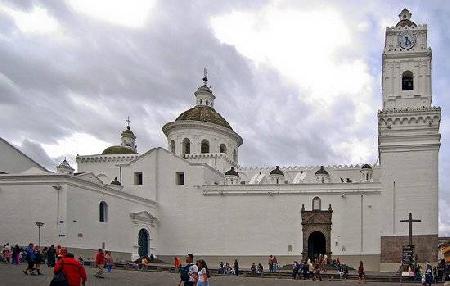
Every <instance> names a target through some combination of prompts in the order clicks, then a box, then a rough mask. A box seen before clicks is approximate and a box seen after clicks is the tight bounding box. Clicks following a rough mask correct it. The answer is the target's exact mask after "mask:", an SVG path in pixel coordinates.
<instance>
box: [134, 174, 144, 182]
mask: <svg viewBox="0 0 450 286" xmlns="http://www.w3.org/2000/svg"><path fill="white" fill-rule="evenodd" d="M134 184H135V185H142V184H143V180H142V172H135V173H134Z"/></svg>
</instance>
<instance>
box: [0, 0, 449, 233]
mask: <svg viewBox="0 0 450 286" xmlns="http://www.w3.org/2000/svg"><path fill="white" fill-rule="evenodd" d="M221 2H222V3H219V1H207V0H204V1H175V0H174V1H172V0H164V1H162V0H127V1H124V0H122V1H119V0H96V1H93V0H67V1H61V0H53V1H51V0H49V1H29V0H20V1H19V0H14V1H2V0H0V120H1V121H2V122H3V124H2V125H1V126H2V128H1V129H0V136H1V137H3V138H4V139H6V140H8V141H9V142H11V143H12V144H14V145H16V146H18V147H19V148H20V149H21V150H22V151H23V152H25V153H27V154H29V155H30V156H31V157H33V158H34V159H36V160H37V161H38V162H40V163H41V164H43V165H44V166H46V167H48V168H49V169H54V166H55V164H56V163H57V162H59V161H60V160H61V159H62V158H63V157H65V156H66V157H67V158H68V159H69V160H70V161H71V162H72V164H74V163H73V162H74V157H75V155H76V154H95V153H100V152H101V151H102V150H103V149H104V148H105V147H107V146H109V145H112V144H117V143H119V140H120V132H121V131H122V130H123V128H124V126H125V119H126V118H127V116H130V117H131V120H132V123H131V126H132V129H133V130H134V131H135V133H136V135H137V136H138V139H137V140H138V141H137V144H138V149H139V150H140V151H141V152H144V151H146V150H148V149H149V148H152V147H155V146H165V138H164V135H163V133H162V132H161V127H162V125H164V124H165V123H166V122H168V121H172V120H174V119H175V118H176V117H177V115H178V114H179V113H181V112H182V111H184V110H186V109H187V108H189V107H190V106H192V105H193V103H194V97H193V92H194V91H195V90H196V88H197V87H198V86H199V85H200V84H201V77H202V71H203V67H205V66H206V67H207V68H208V71H209V83H210V84H211V85H212V87H213V90H214V92H215V94H216V96H217V99H216V109H217V110H218V111H219V112H220V113H221V114H222V115H223V116H224V117H225V118H226V119H227V120H228V121H229V122H230V123H231V125H232V127H233V128H234V130H236V131H237V132H238V133H239V134H240V135H241V136H242V137H243V138H244V145H243V146H242V147H241V149H240V163H241V165H244V166H249V165H269V166H273V165H275V164H276V165H283V166H287V165H313V164H314V165H319V164H320V165H325V164H344V163H345V164H347V163H360V162H369V163H374V162H376V160H377V119H376V112H377V110H378V109H379V108H380V106H381V76H380V73H381V53H382V49H383V45H384V32H385V27H387V26H393V25H395V23H396V22H397V21H398V17H397V15H398V13H399V12H400V11H401V9H403V8H405V7H407V8H409V9H410V10H411V12H412V13H413V20H414V21H415V22H416V23H428V25H429V42H430V46H431V47H432V48H433V104H434V105H438V106H441V107H442V122H441V133H442V148H441V152H440V188H441V189H440V232H441V234H446V235H450V211H449V210H448V209H450V187H449V186H450V179H449V176H448V170H449V169H450V148H449V146H450V142H449V141H450V140H449V138H450V127H449V126H450V125H449V124H450V115H449V114H450V101H449V93H448V88H446V87H448V85H449V84H450V82H449V79H448V75H449V74H450V55H449V54H450V52H449V48H448V45H450V34H449V33H448V31H447V30H448V27H450V2H447V1H443V0H442V1H406V2H405V1H371V2H368V3H364V5H362V4H361V3H360V2H361V1H349V0H345V1H271V0H267V1H266V0H258V1H244V0H242V1H237V0H236V1H235V0H228V1H221ZM364 2H366V1H364ZM445 170H446V171H445Z"/></svg>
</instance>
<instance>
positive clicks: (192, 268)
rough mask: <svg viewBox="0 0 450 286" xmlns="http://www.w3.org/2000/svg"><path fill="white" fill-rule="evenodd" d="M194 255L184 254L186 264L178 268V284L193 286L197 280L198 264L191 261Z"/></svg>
mask: <svg viewBox="0 0 450 286" xmlns="http://www.w3.org/2000/svg"><path fill="white" fill-rule="evenodd" d="M193 261H194V255H193V254H192V253H189V254H188V255H187V256H186V265H185V266H183V267H181V268H180V283H179V284H178V285H179V286H181V285H184V286H195V285H196V284H197V281H198V266H197V265H195V264H194V263H193Z"/></svg>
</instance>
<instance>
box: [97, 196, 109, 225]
mask: <svg viewBox="0 0 450 286" xmlns="http://www.w3.org/2000/svg"><path fill="white" fill-rule="evenodd" d="M98 221H99V222H107V221H108V204H107V203H105V202H103V201H101V202H100V204H99V205H98Z"/></svg>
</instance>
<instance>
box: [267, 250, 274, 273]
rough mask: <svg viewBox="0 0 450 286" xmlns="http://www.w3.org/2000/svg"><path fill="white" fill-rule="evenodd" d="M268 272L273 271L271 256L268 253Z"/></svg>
mask: <svg viewBox="0 0 450 286" xmlns="http://www.w3.org/2000/svg"><path fill="white" fill-rule="evenodd" d="M268 264H269V272H273V256H272V254H271V255H269V263H268Z"/></svg>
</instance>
